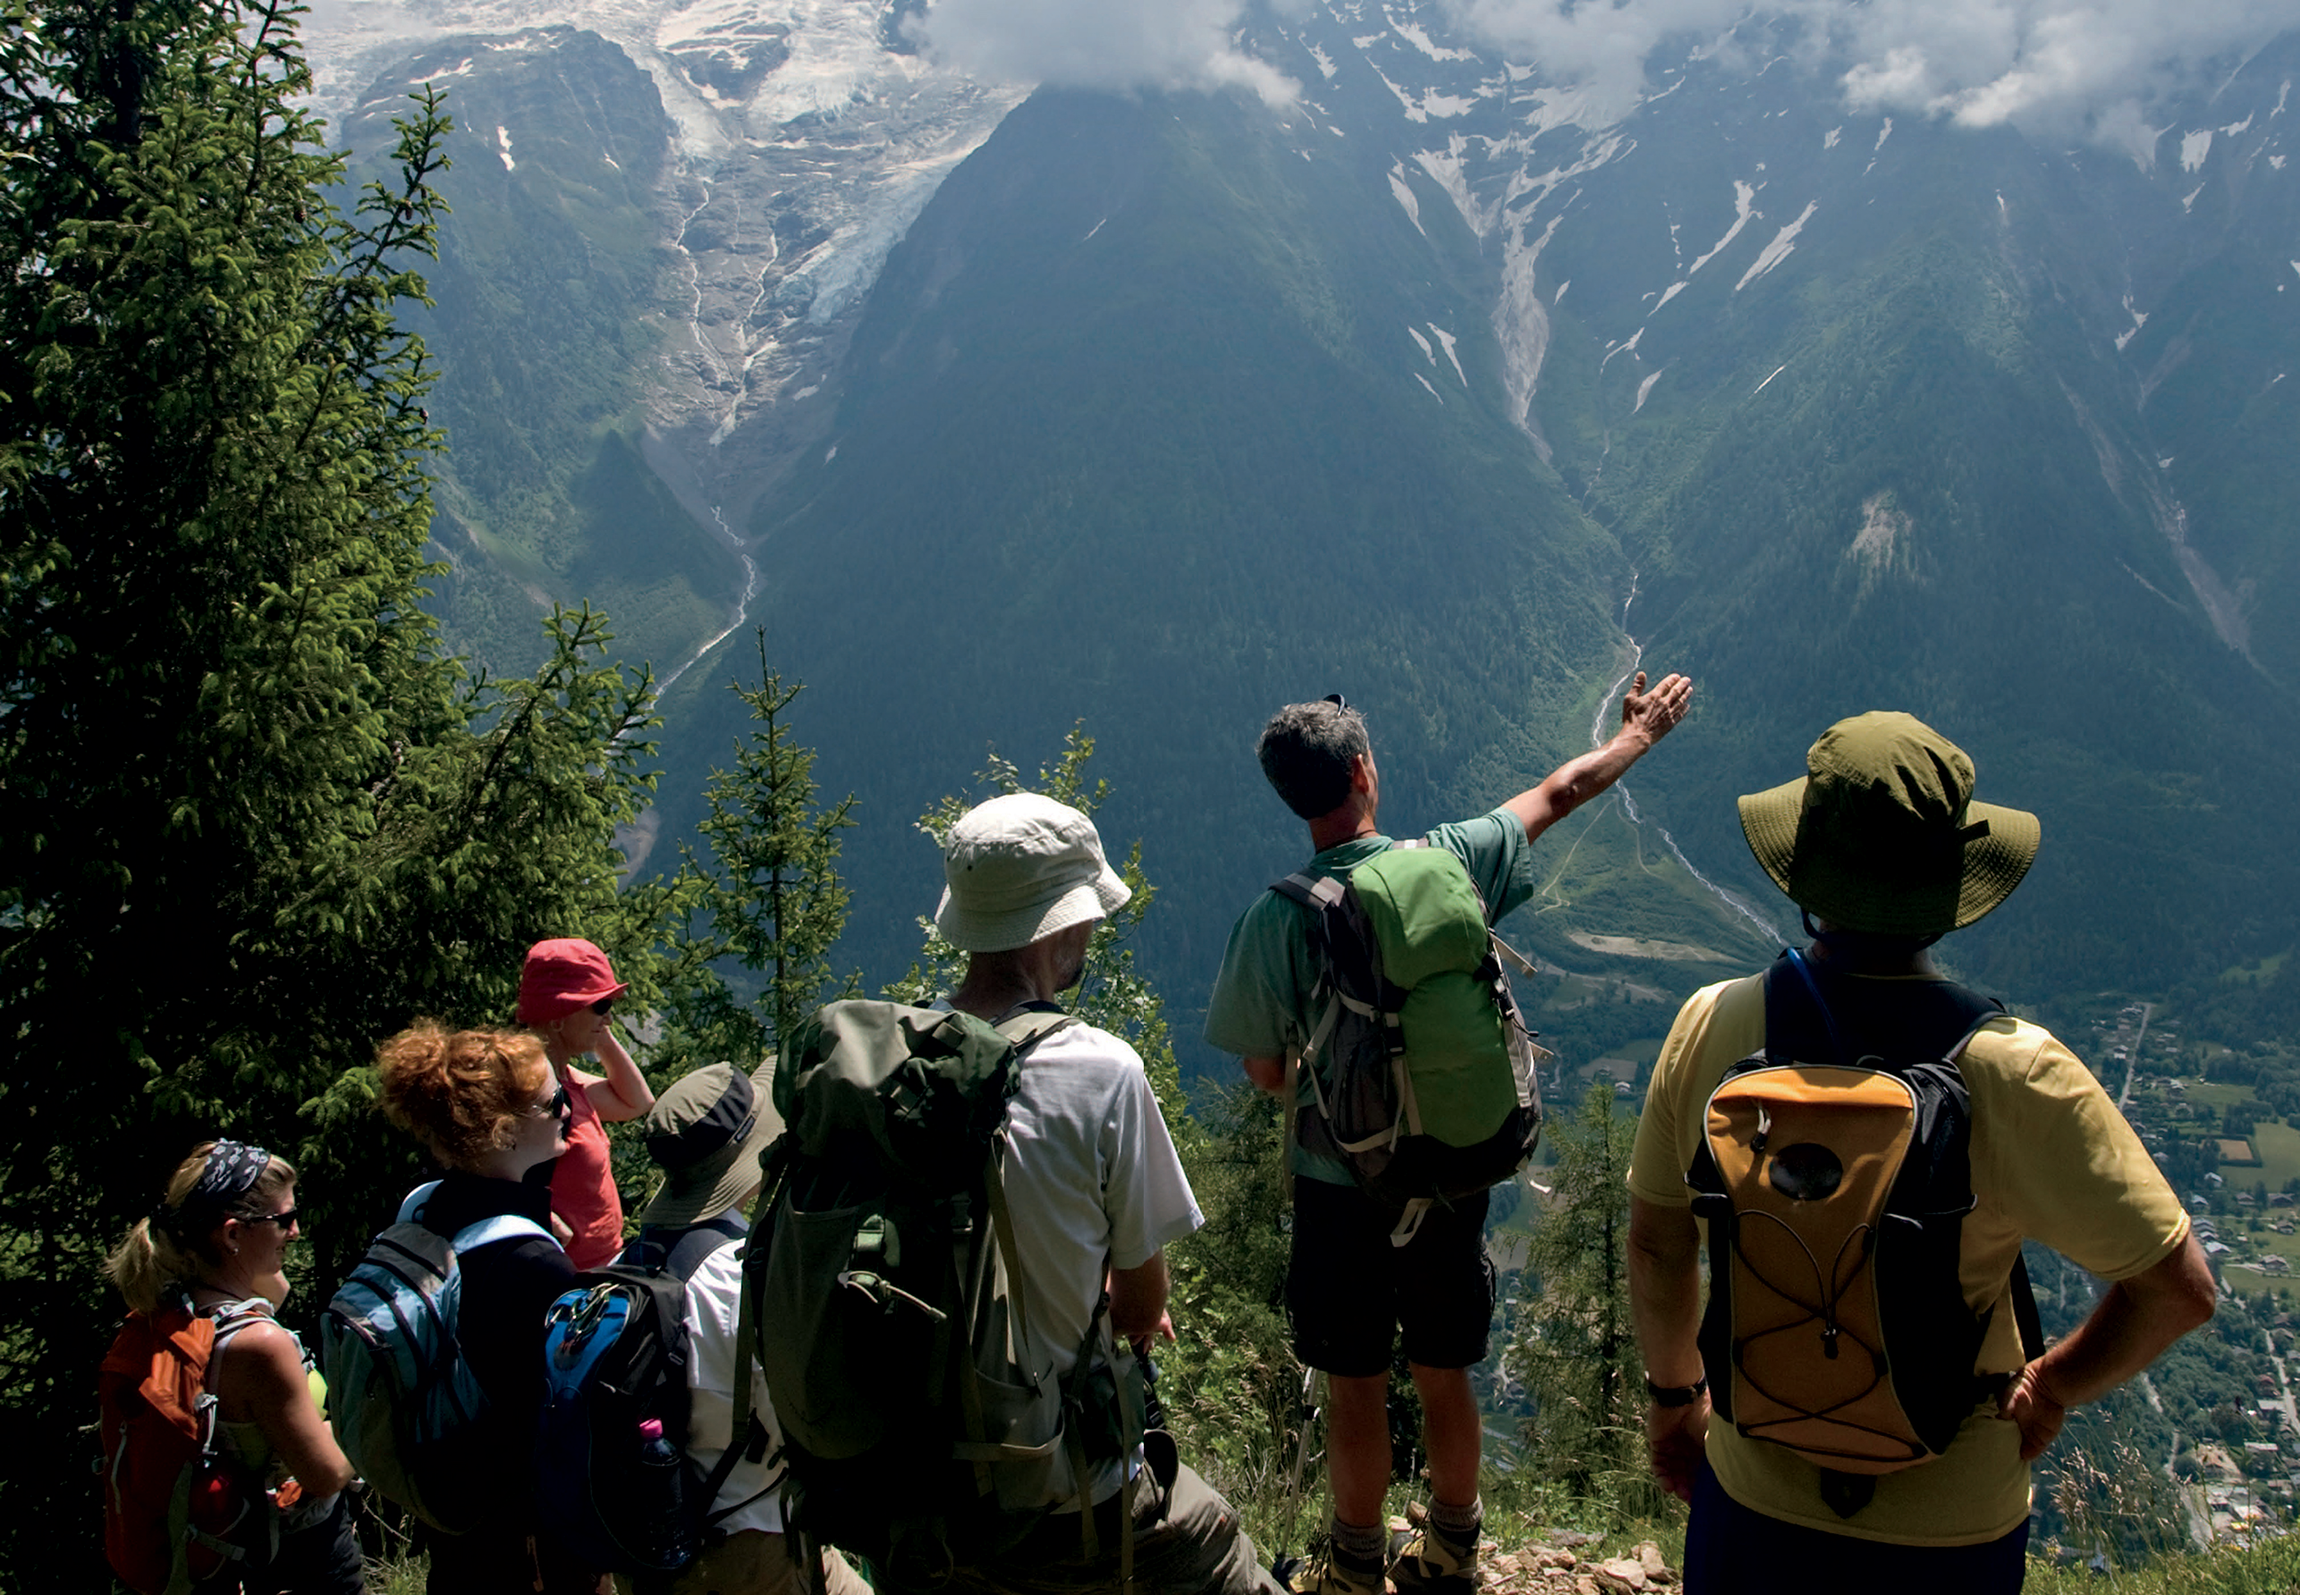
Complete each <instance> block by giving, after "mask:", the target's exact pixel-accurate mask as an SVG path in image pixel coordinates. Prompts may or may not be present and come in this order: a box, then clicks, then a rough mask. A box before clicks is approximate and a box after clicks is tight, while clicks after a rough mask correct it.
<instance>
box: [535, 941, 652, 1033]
mask: <svg viewBox="0 0 2300 1595" xmlns="http://www.w3.org/2000/svg"><path fill="white" fill-rule="evenodd" d="M630 989H631V988H630V986H629V985H628V984H626V983H625V982H623V981H620V980H617V979H616V978H615V970H614V967H613V966H612V965H611V964H609V963H608V962H607V955H606V954H605V953H603V952H601V951H600V950H599V949H598V948H597V947H595V946H593V945H592V944H591V943H590V942H587V941H585V940H584V939H583V938H582V937H580V936H564V937H561V938H560V939H558V940H557V941H539V942H537V943H536V944H535V945H534V946H532V947H530V948H528V949H527V963H526V966H525V967H524V968H522V969H521V970H520V971H519V1012H518V1019H519V1022H520V1023H521V1024H523V1025H547V1024H549V1023H550V1022H551V1021H552V1020H554V1019H561V1018H564V1017H566V1016H567V1015H568V1014H571V1013H573V1012H574V1011H575V1010H576V1009H578V1008H588V1007H590V1006H591V1005H592V1004H593V1003H595V1002H599V1001H602V1000H604V999H605V998H608V997H620V996H622V995H623V993H625V992H626V991H629V990H630Z"/></svg>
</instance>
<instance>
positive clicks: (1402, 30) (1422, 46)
mask: <svg viewBox="0 0 2300 1595" xmlns="http://www.w3.org/2000/svg"><path fill="white" fill-rule="evenodd" d="M1390 31H1391V32H1392V33H1394V34H1396V35H1397V36H1398V37H1399V38H1401V39H1403V40H1405V41H1406V43H1408V44H1410V45H1412V46H1413V47H1414V48H1415V49H1417V50H1419V51H1421V53H1422V54H1424V55H1426V56H1428V57H1429V58H1430V59H1431V60H1432V61H1475V60H1476V59H1477V58H1478V56H1477V52H1476V51H1475V50H1463V49H1458V48H1456V47H1454V46H1452V45H1446V44H1439V43H1437V42H1436V41H1435V40H1433V39H1431V38H1430V36H1429V30H1428V29H1426V28H1424V27H1423V26H1422V25H1421V24H1420V23H1418V22H1400V21H1398V20H1397V18H1395V17H1392V18H1391V19H1390Z"/></svg>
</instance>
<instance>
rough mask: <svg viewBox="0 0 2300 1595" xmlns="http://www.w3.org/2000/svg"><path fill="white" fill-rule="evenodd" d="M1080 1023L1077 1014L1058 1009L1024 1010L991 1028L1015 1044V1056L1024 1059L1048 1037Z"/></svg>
mask: <svg viewBox="0 0 2300 1595" xmlns="http://www.w3.org/2000/svg"><path fill="white" fill-rule="evenodd" d="M1078 1022H1079V1020H1078V1016H1077V1015H1076V1014H1067V1013H1063V1012H1061V1011H1060V1010H1058V1009H1048V1008H1022V1009H1017V1010H1016V1011H1015V1012H1013V1013H1010V1014H1008V1015H1006V1016H1005V1017H1004V1018H1002V1019H1000V1020H999V1021H998V1023H997V1024H995V1025H993V1026H991V1028H992V1029H993V1030H996V1031H997V1032H998V1033H999V1034H1000V1035H1002V1036H1004V1037H1005V1038H1006V1039H1007V1040H1009V1041H1011V1042H1013V1043H1014V1053H1015V1056H1016V1057H1018V1058H1023V1057H1028V1056H1029V1055H1030V1051H1031V1049H1032V1048H1034V1047H1036V1046H1037V1045H1038V1044H1039V1043H1040V1042H1041V1041H1044V1040H1045V1039H1046V1038H1047V1037H1048V1036H1051V1035H1053V1034H1055V1033H1056V1032H1057V1031H1062V1030H1068V1029H1069V1028H1070V1027H1071V1026H1072V1025H1074V1024H1077V1023H1078Z"/></svg>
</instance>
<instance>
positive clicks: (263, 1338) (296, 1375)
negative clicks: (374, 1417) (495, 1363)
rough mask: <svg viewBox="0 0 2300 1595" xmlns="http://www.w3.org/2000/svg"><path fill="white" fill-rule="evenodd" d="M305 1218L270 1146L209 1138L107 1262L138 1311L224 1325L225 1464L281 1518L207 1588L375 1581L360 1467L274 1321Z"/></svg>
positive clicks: (346, 1592) (215, 1593) (218, 1333)
mask: <svg viewBox="0 0 2300 1595" xmlns="http://www.w3.org/2000/svg"><path fill="white" fill-rule="evenodd" d="M301 1233H302V1232H301V1230H300V1228H299V1227H298V1225H297V1223H296V1206H295V1170H294V1169H293V1168H291V1167H289V1166H288V1164H287V1162H286V1160H285V1159H282V1158H276V1157H273V1156H272V1155H271V1154H270V1153H268V1152H266V1151H265V1150H264V1149H263V1148H262V1147H260V1146H246V1145H243V1144H241V1143H240V1142H238V1141H204V1142H202V1143H200V1144H199V1145H198V1146H196V1147H194V1148H192V1152H191V1155H190V1156H189V1157H187V1158H185V1159H184V1160H183V1162H181V1163H179V1164H178V1165H177V1166H176V1170H175V1172H174V1173H173V1174H172V1175H170V1176H169V1178H168V1183H167V1189H166V1191H165V1192H164V1193H163V1194H162V1196H161V1198H160V1201H159V1202H158V1204H157V1205H156V1206H155V1207H154V1208H153V1209H152V1212H151V1214H150V1215H149V1216H148V1217H145V1218H141V1219H138V1220H137V1221H136V1223H135V1225H134V1226H133V1227H132V1228H131V1229H130V1230H129V1231H128V1234H127V1238H126V1239H125V1240H123V1241H121V1243H120V1244H119V1246H118V1247H116V1248H115V1249H114V1250H113V1252H112V1254H111V1255H110V1256H109V1257H107V1258H105V1259H104V1273H105V1275H106V1277H108V1278H109V1279H110V1280H111V1282H112V1283H113V1284H114V1285H115V1286H117V1287H118V1288H119V1292H120V1294H121V1296H122V1297H123V1298H125V1299H126V1301H127V1304H128V1306H129V1308H130V1309H131V1310H132V1311H133V1312H136V1313H140V1314H143V1315H145V1316H146V1317H151V1316H154V1315H156V1314H158V1313H160V1312H161V1311H162V1310H163V1309H164V1308H166V1307H168V1306H169V1305H171V1304H175V1305H179V1306H181V1307H183V1308H185V1309H187V1310H188V1311H190V1312H191V1313H192V1314H194V1315H196V1316H198V1317H201V1318H206V1319H210V1320H212V1321H213V1322H214V1324H215V1342H214V1347H213V1349H212V1350H211V1351H210V1352H209V1354H208V1365H207V1392H208V1394H209V1395H212V1396H213V1397H215V1401H216V1408H215V1410H216V1417H217V1425H218V1432H219V1435H220V1439H221V1445H222V1448H223V1451H224V1454H225V1456H226V1457H227V1459H228V1460H229V1461H230V1462H231V1463H233V1464H235V1465H236V1466H237V1468H238V1469H239V1471H240V1473H241V1474H242V1476H243V1477H244V1478H245V1479H246V1480H248V1481H249V1485H250V1488H251V1490H253V1491H261V1492H263V1493H264V1494H265V1496H266V1497H267V1499H268V1501H269V1506H268V1507H267V1510H271V1511H273V1512H275V1513H276V1514H277V1518H278V1521H277V1528H278V1539H277V1545H278V1548H277V1551H276V1553H273V1554H271V1555H270V1556H269V1557H268V1559H267V1558H266V1556H265V1555H264V1553H265V1552H266V1551H267V1550H268V1548H269V1546H270V1545H271V1536H270V1535H269V1534H262V1535H254V1536H251V1541H252V1543H251V1544H250V1545H249V1546H248V1547H247V1549H248V1551H249V1555H248V1558H247V1559H246V1560H244V1561H241V1562H230V1563H226V1564H225V1567H224V1570H223V1571H222V1572H220V1573H218V1574H216V1575H215V1576H214V1577H213V1578H211V1579H209V1580H206V1581H204V1582H203V1583H202V1584H201V1585H200V1586H199V1589H200V1595H225V1592H229V1591H236V1590H242V1589H244V1590H246V1591H248V1592H249V1595H256V1592H258V1591H261V1592H264V1595H271V1592H274V1591H292V1592H295V1595H306V1592H313V1595H317V1592H327V1595H357V1592H358V1591H360V1590H361V1589H362V1588H364V1582H363V1578H362V1573H361V1564H360V1556H359V1546H358V1544H357V1542H356V1541H355V1539H354V1537H353V1534H352V1528H351V1513H350V1510H349V1498H348V1497H346V1496H345V1495H344V1494H343V1490H344V1487H345V1486H346V1485H348V1484H350V1483H351V1481H352V1466H351V1463H350V1462H349V1461H348V1460H346V1458H345V1457H344V1454H343V1449H342V1448H341V1447H340V1446H338V1445H337V1444H336V1443H335V1436H334V1434H333V1433H331V1432H330V1431H329V1429H328V1426H327V1420H326V1419H325V1418H323V1417H322V1416H321V1415H320V1404H319V1395H318V1391H319V1389H320V1387H319V1383H318V1377H317V1375H316V1374H315V1373H314V1372H313V1371H312V1366H311V1359H310V1358H309V1357H308V1356H307V1355H306V1354H305V1352H304V1348H303V1343H302V1342H301V1341H300V1340H298V1339H297V1338H296V1336H295V1334H294V1332H293V1331H291V1330H289V1329H286V1328H284V1327H283V1326H281V1325H280V1323H279V1322H278V1321H277V1320H276V1318H275V1317H274V1316H273V1315H274V1314H275V1313H276V1312H277V1311H278V1309H279V1308H280V1307H281V1306H283V1305H284V1304H285V1303H286V1301H287V1296H288V1283H287V1275H286V1269H285V1265H286V1261H287V1249H288V1246H289V1244H290V1243H291V1242H293V1241H294V1240H296V1239H297V1237H298V1236H299V1235H300V1234H301Z"/></svg>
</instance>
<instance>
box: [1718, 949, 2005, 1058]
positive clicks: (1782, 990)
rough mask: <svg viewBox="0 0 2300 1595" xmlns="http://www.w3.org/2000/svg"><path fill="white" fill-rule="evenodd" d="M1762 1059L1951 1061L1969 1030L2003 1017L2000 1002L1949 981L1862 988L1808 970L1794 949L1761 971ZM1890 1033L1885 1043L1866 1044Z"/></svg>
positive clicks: (1970, 1035)
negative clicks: (1874, 1055)
mask: <svg viewBox="0 0 2300 1595" xmlns="http://www.w3.org/2000/svg"><path fill="white" fill-rule="evenodd" d="M1764 978H1765V1056H1766V1057H1767V1058H1769V1059H1771V1060H1773V1061H1774V1062H1782V1061H1785V1060H1786V1059H1788V1058H1791V1057H1796V1058H1801V1059H1804V1060H1806V1061H1809V1062H1818V1061H1822V1060H1827V1061H1829V1062H1832V1063H1840V1064H1845V1065H1851V1064H1854V1063H1857V1062H1858V1061H1859V1060H1860V1059H1862V1058H1863V1057H1866V1056H1869V1055H1871V1054H1872V1053H1877V1054H1881V1055H1883V1056H1885V1057H1888V1058H1891V1059H1895V1060H1906V1061H1910V1062H1922V1063H1950V1064H1952V1065H1953V1064H1954V1062H1955V1059H1956V1057H1957V1055H1958V1054H1959V1053H1960V1052H1962V1051H1963V1050H1964V1046H1965V1043H1966V1042H1967V1041H1968V1040H1970V1039H1971V1037H1972V1034H1973V1032H1974V1031H1976V1030H1978V1029H1980V1028H1981V1027H1982V1026H1983V1025H1985V1024H1988V1023H1989V1022H1990V1021H1992V1020H1994V1019H1998V1018H2001V1017H2003V1015H2004V1012H2005V1008H2004V1004H2003V1003H2001V1002H1999V1001H1997V1000H1996V999H1995V998H1993V997H1984V996H1982V995H1981V994H1980V993H1979V992H1977V991H1974V990H1972V989H1971V988H1970V987H1967V986H1960V985H1958V984H1956V983H1955V982H1954V981H1947V980H1929V981H1922V982H1907V983H1899V984H1893V985H1891V986H1889V987H1888V988H1887V989H1885V990H1881V991H1871V992H1864V991H1862V990H1860V989H1859V988H1858V987H1856V986H1853V985H1848V984H1847V983H1846V982H1843V981H1838V980H1830V981H1826V985H1827V987H1828V988H1829V989H1828V990H1826V991H1824V990H1823V986H1824V981H1823V980H1822V979H1821V978H1817V977H1816V976H1815V974H1814V971H1813V968H1812V965H1811V964H1810V963H1809V962H1807V960H1806V958H1805V956H1804V954H1802V953H1801V952H1799V951H1798V950H1797V949H1796V948H1794V947H1789V948H1784V949H1783V950H1782V953H1781V956H1780V957H1779V958H1778V959H1776V960H1774V962H1773V964H1772V966H1771V967H1770V968H1768V969H1767V970H1766V971H1765V977H1764ZM1888 1030H1889V1031H1890V1032H1891V1033H1892V1034H1893V1037H1894V1039H1893V1041H1892V1042H1891V1043H1890V1045H1889V1050H1888V1048H1887V1047H1878V1046H1874V1045H1872V1044H1871V1043H1873V1042H1874V1041H1876V1040H1878V1039H1881V1037H1882V1035H1883V1033H1885V1032H1887V1031H1888Z"/></svg>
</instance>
